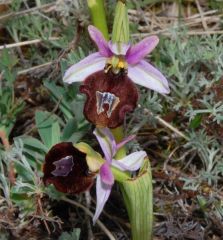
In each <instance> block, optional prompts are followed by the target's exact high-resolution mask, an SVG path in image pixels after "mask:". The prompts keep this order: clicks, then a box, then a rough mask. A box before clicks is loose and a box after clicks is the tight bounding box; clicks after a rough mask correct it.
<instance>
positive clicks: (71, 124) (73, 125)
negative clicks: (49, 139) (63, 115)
mask: <svg viewBox="0 0 223 240" xmlns="http://www.w3.org/2000/svg"><path fill="white" fill-rule="evenodd" d="M75 131H77V122H76V121H75V119H74V118H71V119H70V120H68V122H67V124H66V125H65V127H64V130H63V135H62V140H63V141H67V140H68V139H69V138H70V137H71V136H72V134H73V133H74V132H75Z"/></svg>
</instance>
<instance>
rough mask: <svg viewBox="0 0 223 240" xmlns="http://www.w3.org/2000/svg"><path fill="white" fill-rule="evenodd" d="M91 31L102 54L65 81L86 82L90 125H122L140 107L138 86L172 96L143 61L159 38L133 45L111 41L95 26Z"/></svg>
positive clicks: (70, 73)
mask: <svg viewBox="0 0 223 240" xmlns="http://www.w3.org/2000/svg"><path fill="white" fill-rule="evenodd" d="M88 31H89V34H90V37H91V39H92V40H93V41H94V43H95V44H96V45H97V47H98V50H99V51H98V52H96V53H93V54H90V55H89V56H87V57H86V58H84V59H83V60H82V61H80V62H79V63H77V64H74V65H73V66H71V67H70V68H69V69H68V70H67V71H66V73H65V75H64V82H66V83H73V82H81V81H84V82H83V84H82V85H81V86H80V91H81V92H82V93H84V94H86V95H87V100H86V103H85V106H84V115H85V117H86V118H87V119H88V120H89V121H90V122H92V123H93V124H95V125H96V126H97V127H109V128H115V127H118V126H119V125H121V124H122V123H123V120H124V117H125V114H126V113H127V112H130V111H132V110H134V108H135V107H136V105H137V100H138V91H137V88H136V86H135V84H134V83H136V84H139V85H141V86H144V87H147V88H150V89H153V90H155V91H157V92H159V93H163V94H165V93H169V86H168V82H167V80H166V78H165V77H164V76H163V75H162V74H161V73H160V72H159V71H158V70H157V69H156V68H154V67H153V66H152V65H151V64H149V63H148V62H146V61H145V60H143V58H144V57H145V56H146V55H147V54H149V53H150V52H151V51H152V50H153V49H154V48H155V46H156V45H157V44H158V41H159V39H158V37H156V36H151V37H147V38H145V39H144V40H142V41H141V42H139V43H138V44H136V45H132V46H131V45H130V44H124V43H112V42H111V41H109V42H107V41H106V40H105V39H104V37H103V35H102V33H101V32H100V31H99V30H98V29H97V28H95V27H94V26H89V27H88Z"/></svg>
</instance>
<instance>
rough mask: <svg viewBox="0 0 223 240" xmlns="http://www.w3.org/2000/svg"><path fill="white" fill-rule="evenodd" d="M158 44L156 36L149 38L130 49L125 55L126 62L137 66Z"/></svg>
mask: <svg viewBox="0 0 223 240" xmlns="http://www.w3.org/2000/svg"><path fill="white" fill-rule="evenodd" d="M158 42H159V38H158V37H157V36H151V37H147V38H145V39H143V40H142V41H140V42H139V43H137V44H136V45H134V46H132V47H130V49H129V51H128V52H127V54H126V60H127V62H128V63H129V64H137V63H138V62H139V61H140V60H142V59H143V58H144V57H145V56H146V55H147V54H149V53H150V52H151V51H152V50H153V49H154V48H155V47H156V45H157V44H158Z"/></svg>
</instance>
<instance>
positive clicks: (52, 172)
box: [43, 142, 95, 194]
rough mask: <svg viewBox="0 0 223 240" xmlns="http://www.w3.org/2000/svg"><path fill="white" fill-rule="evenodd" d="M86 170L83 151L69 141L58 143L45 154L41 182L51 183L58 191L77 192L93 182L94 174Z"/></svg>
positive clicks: (88, 186)
mask: <svg viewBox="0 0 223 240" xmlns="http://www.w3.org/2000/svg"><path fill="white" fill-rule="evenodd" d="M88 170H89V167H88V164H87V161H86V154H85V153H83V152H81V151H80V150H79V149H78V148H76V147H74V146H73V144H72V143H71V142H62V143H58V144H56V145H54V146H53V147H52V148H51V149H50V151H49V152H48V153H47V154H46V157H45V162H44V165H43V173H44V175H43V182H44V184H45V185H48V184H53V185H54V186H55V188H56V189H57V190H58V191H60V192H63V193H73V194H78V193H81V192H83V191H86V190H87V189H89V188H90V187H91V186H92V185H93V183H94V178H95V174H94V173H90V172H89V171H88Z"/></svg>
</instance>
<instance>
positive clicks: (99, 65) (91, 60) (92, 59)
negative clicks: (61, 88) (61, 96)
mask: <svg viewBox="0 0 223 240" xmlns="http://www.w3.org/2000/svg"><path fill="white" fill-rule="evenodd" d="M105 63H106V58H105V57H102V56H101V54H100V53H98V52H96V53H93V54H91V55H89V56H87V57H86V58H84V59H83V60H81V61H80V62H78V63H76V64H74V65H72V66H71V67H70V68H68V70H67V71H66V72H65V74H64V77H63V81H64V82H66V83H73V82H81V81H84V80H85V78H86V77H88V76H89V75H91V74H92V73H95V72H97V71H100V70H103V69H104V66H105Z"/></svg>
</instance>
